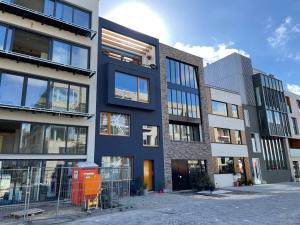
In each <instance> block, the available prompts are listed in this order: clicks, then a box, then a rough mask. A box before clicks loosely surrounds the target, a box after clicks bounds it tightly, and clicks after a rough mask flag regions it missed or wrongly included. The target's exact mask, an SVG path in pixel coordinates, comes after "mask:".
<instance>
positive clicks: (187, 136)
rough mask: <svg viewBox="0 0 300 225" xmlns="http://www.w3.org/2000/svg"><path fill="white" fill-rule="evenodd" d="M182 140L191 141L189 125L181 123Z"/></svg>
mask: <svg viewBox="0 0 300 225" xmlns="http://www.w3.org/2000/svg"><path fill="white" fill-rule="evenodd" d="M181 140H182V141H190V140H191V139H190V133H189V132H188V131H187V126H185V125H181Z"/></svg>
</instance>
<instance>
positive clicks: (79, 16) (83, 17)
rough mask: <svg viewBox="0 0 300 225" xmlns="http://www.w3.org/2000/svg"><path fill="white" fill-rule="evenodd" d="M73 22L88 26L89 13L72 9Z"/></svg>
mask: <svg viewBox="0 0 300 225" xmlns="http://www.w3.org/2000/svg"><path fill="white" fill-rule="evenodd" d="M73 23H74V24H76V25H79V26H82V27H85V28H90V13H88V12H84V11H82V10H80V9H74V21H73Z"/></svg>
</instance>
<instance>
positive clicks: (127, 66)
mask: <svg viewBox="0 0 300 225" xmlns="http://www.w3.org/2000/svg"><path fill="white" fill-rule="evenodd" d="M98 62H99V64H98V80H97V88H98V91H97V103H96V106H97V110H96V136H95V137H96V139H95V162H96V163H98V164H99V165H101V166H102V167H130V168H132V172H131V177H132V179H133V188H138V187H137V185H138V184H142V183H145V184H146V185H147V189H148V190H157V189H159V188H163V185H164V183H163V181H164V173H163V171H164V164H163V138H162V134H163V130H162V116H161V115H162V113H161V98H160V66H159V42H158V39H155V38H153V37H149V36H147V35H144V34H141V33H138V32H136V31H133V30H130V29H128V28H126V27H123V26H120V25H118V24H115V23H113V22H110V21H108V20H105V19H103V18H100V20H99V56H98ZM114 175H115V176H119V175H121V174H114ZM135 184H136V186H134V185H135Z"/></svg>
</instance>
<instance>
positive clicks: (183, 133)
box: [169, 123, 201, 142]
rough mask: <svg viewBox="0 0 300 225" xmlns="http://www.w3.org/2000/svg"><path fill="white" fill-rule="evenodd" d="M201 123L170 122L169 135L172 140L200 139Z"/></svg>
mask: <svg viewBox="0 0 300 225" xmlns="http://www.w3.org/2000/svg"><path fill="white" fill-rule="evenodd" d="M199 131H200V127H199V125H186V124H174V123H170V124H169V135H170V139H171V140H172V141H187V142H189V141H200V140H201V139H200V133H199Z"/></svg>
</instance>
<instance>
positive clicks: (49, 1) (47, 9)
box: [44, 0, 54, 16]
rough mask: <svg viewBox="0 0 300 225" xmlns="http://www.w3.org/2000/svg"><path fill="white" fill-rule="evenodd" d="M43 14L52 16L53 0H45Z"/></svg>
mask: <svg viewBox="0 0 300 225" xmlns="http://www.w3.org/2000/svg"><path fill="white" fill-rule="evenodd" d="M44 14H46V15H48V16H54V0H45V2H44Z"/></svg>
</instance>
